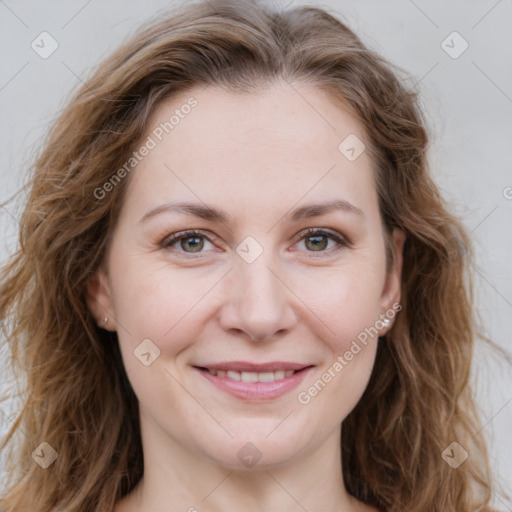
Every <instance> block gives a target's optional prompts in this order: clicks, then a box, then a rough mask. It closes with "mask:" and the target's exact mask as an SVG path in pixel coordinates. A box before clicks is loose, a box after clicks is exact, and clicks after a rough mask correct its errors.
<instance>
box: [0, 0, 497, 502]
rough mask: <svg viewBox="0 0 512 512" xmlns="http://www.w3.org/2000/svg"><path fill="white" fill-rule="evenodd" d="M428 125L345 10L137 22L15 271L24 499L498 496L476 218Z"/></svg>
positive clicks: (20, 489) (85, 96)
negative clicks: (461, 208)
mask: <svg viewBox="0 0 512 512" xmlns="http://www.w3.org/2000/svg"><path fill="white" fill-rule="evenodd" d="M426 147H427V134H426V131H425V128H424V125H423V122H422V119H421V113H420V112H419V109H418V107H417V105H416V100H415V96H414V94H413V93H411V92H410V91H408V90H406V88H405V87H404V86H403V85H402V84H401V82H400V80H399V78H398V77H397V75H396V74H395V73H394V72H393V71H392V70H391V66H390V65H389V64H388V63H387V62H385V61H384V60H383V59H382V58H380V57H379V56H378V55H376V54H375V53H373V52H372V51H370V50H368V49H366V48H365V47H364V46H363V44H362V43H361V41H360V40H359V39H358V38H357V37H356V35H354V34H353V33H352V32H351V31H350V30H349V29H348V28H347V27H346V26H344V25H343V24H341V23H340V22H339V21H337V20H336V19H335V18H333V17H332V16H330V15H329V14H328V13H326V12H325V11H323V10H321V9H317V8H296V9H290V10H287V11H285V12H280V13H277V12H274V11H272V10H270V9H269V8H266V7H264V6H262V5H259V4H256V3H253V2H234V1H224V0H223V1H219V2H203V3H197V4H194V5H191V6H188V7H186V8H184V9H182V10H181V11H179V12H177V13H175V14H173V15H172V16H169V17H166V18H165V19H163V20H161V21H159V22H158V23H154V24H152V25H150V26H149V27H147V28H146V29H145V30H144V31H142V32H141V33H140V34H138V35H137V36H136V37H135V38H134V39H132V40H131V41H129V42H128V43H126V44H125V45H124V46H123V47H122V48H120V49H119V50H118V51H117V52H116V53H115V54H114V55H112V56H111V57H110V58H109V59H108V60H106V61H105V62H104V63H103V64H102V65H101V66H100V68H99V69H98V70H97V71H96V73H95V74H94V75H93V76H92V78H91V79H90V80H88V81H87V83H86V84H85V85H84V86H83V87H82V88H81V89H80V91H79V92H78V93H77V95H76V96H75V97H74V98H73V99H72V101H71V102H70V104H69V106H68V107H67V109H66V110H65V111H64V112H63V114H62V115H61V117H60V118H59V120H58V122H57V123H56V125H55V127H54V129H53V132H52V133H51V135H50V136H49V139H48V141H47V143H46V146H45V149H44V151H43V153H42V154H41V156H40V158H39V159H38V161H37V162H36V164H35V166H34V175H33V179H32V186H31V189H30V193H29V197H28V201H27V205H26V208H25V211H24V214H23V217H22V219H21V223H20V226H21V231H20V248H19V251H18V252H17V253H16V254H15V255H14V256H13V258H12V259H11V261H10V263H9V264H8V266H6V268H5V270H4V273H3V276H2V285H1V286H2V296H1V299H0V311H1V314H2V318H3V319H4V323H3V325H4V330H5V332H6V337H7V339H8V341H9V343H10V346H11V348H12V351H13V356H14V361H15V362H16V363H18V364H19V366H20V369H24V370H25V369H26V382H27V390H26V393H25V395H24V407H23V409H22V411H21V412H20V415H19V418H18V423H17V424H19V425H20V427H21V426H22V428H23V432H24V433H25V435H26V437H25V438H24V443H23V446H22V447H21V449H19V450H17V451H16V452H15V455H16V458H15V459H13V467H12V473H11V482H10V487H9V488H8V490H7V491H6V493H5V495H4V496H3V498H2V500H1V501H0V508H1V509H2V510H3V511H4V512H11V511H20V510H34V509H36V508H37V510H38V511H41V512H50V511H56V510H59V511H66V512H68V511H69V512H71V511H109V512H110V511H112V510H114V511H115V512H130V511H143V510H148V511H149V510H151V511H164V510H165V511H170V510H189V511H193V510H198V511H201V510H211V511H217V510H222V511H230V510H247V511H253V510H265V511H272V510H309V511H317V510H318V511H320V510H322V511H330V512H331V511H332V512H334V511H339V510H343V511H354V512H356V511H393V512H395V511H396V512H398V511H405V510H407V511H408V512H413V511H418V512H419V511H425V510H429V511H441V510H442V511H446V510H456V511H457V512H469V511H476V510H489V507H488V504H489V500H490V495H491V486H490V485H491V484H490V477H489V474H488V470H487V459H486V452H485V447H484V445H483V444H482V441H481V439H480V437H476V438H474V436H473V434H474V432H476V431H477V424H478V423H477V416H476V413H475V406H474V403H473V401H472V397H471V390H470V388H469V386H468V375H469V369H470V363H471V351H472V346H473V343H474V338H475V327H474V322H473V317H472V306H471V288H470V284H469V281H468V276H467V274H466V272H467V268H468V259H469V245H470V244H469V239H468V237H467V235H466V233H465V231H464V229H463V228H462V226H461V224H460V223H459V222H458V221H457V220H456V219H455V218H454V217H453V216H452V215H451V214H450V213H448V211H447V209H446V207H445V205H444V203H443V201H442V199H441V197H440V195H439V193H438V191H437V189H436V187H435V185H434V184H433V182H432V181H431V178H430V176H429V174H428V171H427V162H426V157H425V153H426ZM15 429H16V427H15V426H14V427H13V429H12V430H11V432H10V435H9V436H8V437H7V439H6V441H5V443H4V444H5V445H6V444H7V442H8V441H9V438H10V437H12V435H13V434H14V431H15ZM11 444H12V443H11ZM468 454H470V456H468Z"/></svg>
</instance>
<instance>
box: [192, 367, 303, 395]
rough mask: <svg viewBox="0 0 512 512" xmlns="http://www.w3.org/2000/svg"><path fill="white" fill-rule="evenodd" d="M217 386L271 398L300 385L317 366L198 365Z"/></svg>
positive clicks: (234, 393)
mask: <svg viewBox="0 0 512 512" xmlns="http://www.w3.org/2000/svg"><path fill="white" fill-rule="evenodd" d="M194 368H195V369H196V370H198V371H199V372H200V373H201V375H202V376H203V377H204V378H206V379H207V380H208V381H209V382H210V383H211V384H213V385H214V386H215V387H216V388H217V389H220V390H221V391H223V392H226V393H229V394H231V395H233V396H235V397H237V398H241V399H244V400H254V401H262V400H270V399H273V398H277V397H279V396H281V395H283V394H284V393H286V392H289V391H290V390H292V389H293V388H295V387H297V386H298V385H299V383H300V382H301V381H302V379H303V378H304V376H305V375H306V373H307V372H308V371H309V370H311V369H312V368H313V365H304V364H298V363H280V362H273V363H266V364H259V365H256V364H253V363H244V362H230V363H219V364H212V365H208V366H195V367H194Z"/></svg>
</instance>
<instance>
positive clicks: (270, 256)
mask: <svg viewBox="0 0 512 512" xmlns="http://www.w3.org/2000/svg"><path fill="white" fill-rule="evenodd" d="M250 244H251V241H249V245H248V246H245V245H244V244H243V243H242V244H240V246H239V248H238V251H237V252H239V251H241V250H243V249H247V248H248V249H249V250H248V251H246V253H244V252H239V254H240V256H238V255H237V256H236V259H235V262H234V268H233V273H232V286H231V287H230V288H231V290H230V291H228V293H229V295H230V300H229V301H228V303H229V308H230V309H229V311H230V312H229V314H227V315H225V317H224V320H225V321H226V323H225V325H224V327H225V328H236V329H238V330H242V331H244V332H246V333H247V334H248V335H249V336H250V337H251V338H253V339H264V338H267V337H271V336H272V335H273V334H274V333H277V332H278V331H283V330H286V329H289V328H290V327H291V326H292V324H293V321H294V319H295V315H294V312H293V308H292V305H291V303H290V293H289V290H287V288H286V286H285V285H284V284H283V283H282V282H281V281H280V279H278V278H277V277H276V275H275V274H277V275H279V273H280V270H279V268H278V266H276V258H275V255H274V253H273V252H272V251H271V250H270V249H263V248H262V249H263V250H262V251H261V252H260V254H259V255H257V256H256V257H255V259H252V257H254V254H255V253H254V251H255V250H256V249H257V248H256V247H255V246H252V247H251V245H250ZM251 251H253V253H252V255H251V256H252V257H247V254H250V253H251Z"/></svg>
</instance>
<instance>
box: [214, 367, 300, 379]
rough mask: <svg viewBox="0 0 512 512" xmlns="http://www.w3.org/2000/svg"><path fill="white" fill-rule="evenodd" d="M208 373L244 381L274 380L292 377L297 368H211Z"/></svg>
mask: <svg viewBox="0 0 512 512" xmlns="http://www.w3.org/2000/svg"><path fill="white" fill-rule="evenodd" d="M208 373H211V374H212V375H215V376H217V377H227V378H228V379H232V380H239V381H242V382H274V381H276V380H282V379H284V378H285V377H291V376H292V375H293V374H294V373H295V370H277V371H275V372H235V371H232V370H228V371H225V370H210V369H208Z"/></svg>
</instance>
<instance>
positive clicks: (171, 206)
mask: <svg viewBox="0 0 512 512" xmlns="http://www.w3.org/2000/svg"><path fill="white" fill-rule="evenodd" d="M334 211H343V212H347V213H351V214H354V215H357V216H359V217H361V218H364V213H363V211H362V210H361V209H360V208H358V207H357V206H354V205H353V204H352V203H350V202H348V201H345V200H342V199H336V200H333V201H323V202H320V203H314V204H309V205H306V206H301V207H300V208H297V209H296V210H294V211H292V212H290V213H288V214H286V215H285V216H284V218H286V219H287V220H289V221H292V222H297V221H299V220H303V219H309V218H312V217H319V216H321V215H326V214H327V213H331V212H334ZM164 212H176V213H183V214H186V215H192V216H194V217H198V218H200V219H204V220H209V221H214V222H215V221H217V222H221V223H223V224H227V223H228V222H229V219H230V216H229V215H228V214H227V213H226V212H225V211H223V210H221V209H216V208H211V207H209V206H206V205H202V204H199V203H187V202H170V203H164V204H161V205H159V206H157V207H156V208H153V209H152V210H150V211H148V212H147V213H145V214H144V215H143V217H142V218H141V219H140V221H139V223H142V222H145V221H147V220H149V219H150V218H152V217H155V216H156V215H159V214H161V213H164Z"/></svg>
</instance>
